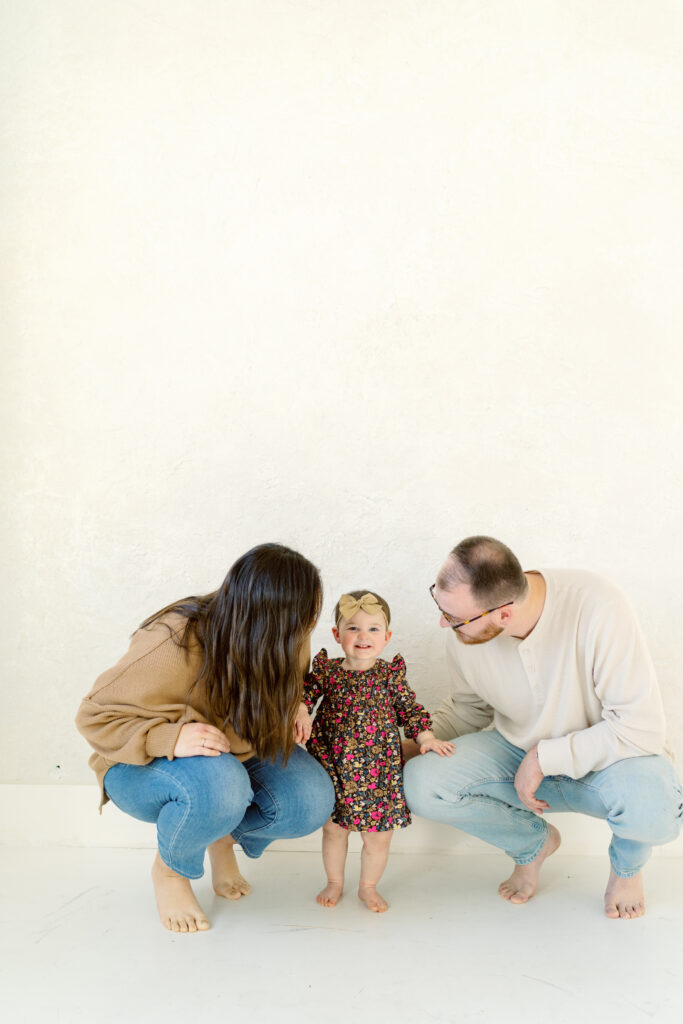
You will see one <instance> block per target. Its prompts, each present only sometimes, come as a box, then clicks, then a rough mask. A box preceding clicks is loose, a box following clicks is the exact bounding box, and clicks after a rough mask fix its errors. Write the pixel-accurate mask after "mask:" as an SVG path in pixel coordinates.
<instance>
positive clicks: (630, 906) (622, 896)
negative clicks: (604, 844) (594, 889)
mask: <svg viewBox="0 0 683 1024" xmlns="http://www.w3.org/2000/svg"><path fill="white" fill-rule="evenodd" d="M605 913H606V914H607V916H608V917H613V918H617V917H624V918H629V917H642V916H643V914H644V913H645V895H644V893H643V873H642V871H639V872H638V874H637V875H633V877H632V878H620V877H619V875H616V874H615V873H614V868H612V869H611V870H610V873H609V879H608V881H607V889H606V890H605Z"/></svg>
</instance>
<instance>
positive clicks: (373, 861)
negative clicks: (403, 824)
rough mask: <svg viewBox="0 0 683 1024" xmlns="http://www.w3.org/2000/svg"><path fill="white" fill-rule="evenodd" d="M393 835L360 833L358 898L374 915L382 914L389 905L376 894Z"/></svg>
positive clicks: (388, 833)
mask: <svg viewBox="0 0 683 1024" xmlns="http://www.w3.org/2000/svg"><path fill="white" fill-rule="evenodd" d="M393 834H394V833H393V832H361V837H362V839H363V852H362V853H361V856H360V885H359V886H358V898H359V899H361V900H362V901H363V903H365V905H366V906H367V907H368V909H369V910H372V911H374V912H375V913H376V914H383V913H384V911H385V910H388V909H389V904H388V903H387V902H386V900H384V899H382V897H381V896H380V894H379V893H378V892H377V883H378V882H379V880H380V878H381V877H382V875H383V874H384V869H385V867H386V866H387V861H388V859H389V846H390V845H391V839H392V837H393Z"/></svg>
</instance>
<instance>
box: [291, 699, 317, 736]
mask: <svg viewBox="0 0 683 1024" xmlns="http://www.w3.org/2000/svg"><path fill="white" fill-rule="evenodd" d="M312 725H313V722H312V720H311V716H310V715H309V713H308V708H307V707H306V705H305V704H304V703H303V702H302V703H301V704H299V710H298V711H297V713H296V718H295V719H294V740H295V742H296V743H308V740H309V739H310V736H311V728H312Z"/></svg>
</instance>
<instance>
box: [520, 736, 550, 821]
mask: <svg viewBox="0 0 683 1024" xmlns="http://www.w3.org/2000/svg"><path fill="white" fill-rule="evenodd" d="M537 751H538V747H532V748H531V750H530V751H529V752H528V754H527V755H526V757H525V758H524V760H523V761H522V763H521V764H520V766H519V768H518V769H517V774H516V775H515V790H516V791H517V796H518V797H519V799H520V800H521V801H522V803H523V804H524V806H525V807H528V808H529V810H530V811H533V812H534V814H543V812H544V811H547V810H548V809H549V807H550V805H549V804H547V803H546V802H545V800H537V799H536V790H537V789H538V787H539V786H540V785H541V783H542V782H543V779H544V778H545V776H544V774H543V772H542V771H541V766H540V764H539V763H538V753H537Z"/></svg>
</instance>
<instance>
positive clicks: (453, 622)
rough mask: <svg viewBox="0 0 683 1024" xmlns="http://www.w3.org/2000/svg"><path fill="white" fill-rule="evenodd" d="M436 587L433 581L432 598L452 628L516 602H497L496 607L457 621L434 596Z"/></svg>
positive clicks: (430, 589) (457, 627)
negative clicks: (462, 620)
mask: <svg viewBox="0 0 683 1024" xmlns="http://www.w3.org/2000/svg"><path fill="white" fill-rule="evenodd" d="M435 587H436V583H432V585H431V587H430V588H429V593H430V594H431V595H432V600H433V601H434V604H435V605H436V607H437V608H438V609H439V611H440V612H441V614H442V615H443V617H444V619H445V620H446V622H447V623H448V625H449V626H450V627H451V629H460V628H461V626H468V625H469V624H470V622H476V621H477V619H483V618H484V616H485V615H490V614H491V612H497V611H498V609H499V608H507V607H508V605H510V604H514V603H515V602H514V601H506V602H505V604H497V605H496V607H495V608H489V610H488V611H486V612H482V613H481V615H475V616H473V617H472V618H471V619H465V621H464V622H457V620H456V619H454V618H453V616H452V615H449V614H448V612H445V611H444V610H443V608H442V607H441V605H440V604H439V602H438V601H437V599H436V597H434V589H435Z"/></svg>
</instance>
